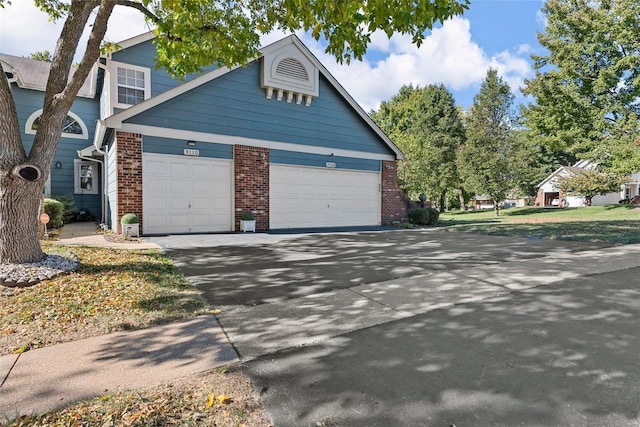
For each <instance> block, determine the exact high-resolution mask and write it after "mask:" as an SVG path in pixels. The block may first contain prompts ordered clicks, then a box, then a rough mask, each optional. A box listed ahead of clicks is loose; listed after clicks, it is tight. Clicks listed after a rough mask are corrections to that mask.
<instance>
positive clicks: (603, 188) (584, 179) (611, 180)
mask: <svg viewBox="0 0 640 427" xmlns="http://www.w3.org/2000/svg"><path fill="white" fill-rule="evenodd" d="M625 181H626V180H625V178H624V177H618V176H615V175H612V174H609V173H605V172H600V171H597V170H593V169H582V170H579V171H576V172H573V173H572V174H570V175H567V176H563V177H560V179H558V188H559V189H560V190H561V191H563V192H565V193H567V194H569V195H571V196H574V195H575V196H584V198H585V203H586V204H587V206H591V199H593V197H594V196H597V195H605V194H608V193H612V192H614V191H618V190H620V185H622V184H624V183H625Z"/></svg>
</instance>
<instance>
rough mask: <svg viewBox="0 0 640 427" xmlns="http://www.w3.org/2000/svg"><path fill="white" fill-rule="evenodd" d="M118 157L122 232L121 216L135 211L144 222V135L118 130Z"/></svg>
mask: <svg viewBox="0 0 640 427" xmlns="http://www.w3.org/2000/svg"><path fill="white" fill-rule="evenodd" d="M114 143H115V144H116V151H115V152H116V157H117V165H118V167H117V171H116V174H117V188H116V199H117V200H118V204H117V218H115V219H116V224H117V232H118V233H122V227H121V225H120V218H122V216H123V215H124V214H127V213H134V214H136V215H137V216H138V219H139V220H140V233H142V232H143V231H142V230H143V226H144V224H142V135H140V134H134V133H127V132H116V138H115V142H114Z"/></svg>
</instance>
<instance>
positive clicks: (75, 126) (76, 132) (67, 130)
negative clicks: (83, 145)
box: [24, 108, 89, 139]
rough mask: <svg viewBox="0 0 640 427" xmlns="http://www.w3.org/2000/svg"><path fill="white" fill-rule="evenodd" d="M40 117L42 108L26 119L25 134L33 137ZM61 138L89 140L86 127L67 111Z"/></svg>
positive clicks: (78, 118) (76, 116)
mask: <svg viewBox="0 0 640 427" xmlns="http://www.w3.org/2000/svg"><path fill="white" fill-rule="evenodd" d="M41 116H42V108H41V109H39V110H38V111H36V112H34V113H33V114H31V115H30V116H29V118H28V119H27V124H26V125H25V129H24V132H25V133H26V134H30V135H34V134H35V133H36V131H37V130H38V126H40V117H41ZM62 137H63V138H75V139H89V131H88V130H87V125H85V124H84V122H83V121H82V119H81V118H80V117H78V115H77V114H75V113H73V112H71V111H69V113H67V117H66V118H65V119H64V123H63V124H62Z"/></svg>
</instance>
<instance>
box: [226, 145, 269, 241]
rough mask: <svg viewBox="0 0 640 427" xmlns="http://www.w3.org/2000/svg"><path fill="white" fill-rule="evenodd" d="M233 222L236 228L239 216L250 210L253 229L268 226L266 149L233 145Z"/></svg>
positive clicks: (266, 227)
mask: <svg viewBox="0 0 640 427" xmlns="http://www.w3.org/2000/svg"><path fill="white" fill-rule="evenodd" d="M233 164H234V169H235V173H234V186H235V211H234V212H235V218H234V220H235V225H234V228H235V229H236V230H239V229H240V217H241V216H242V214H243V213H244V212H247V211H250V212H251V213H252V214H253V216H254V217H255V219H256V229H257V230H267V229H268V228H269V149H268V148H258V147H249V146H246V145H234V146H233Z"/></svg>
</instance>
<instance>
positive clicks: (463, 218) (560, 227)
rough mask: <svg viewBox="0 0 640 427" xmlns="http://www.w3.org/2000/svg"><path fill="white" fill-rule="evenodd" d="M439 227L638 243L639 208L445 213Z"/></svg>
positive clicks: (469, 231) (524, 209)
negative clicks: (497, 214) (497, 213)
mask: <svg viewBox="0 0 640 427" xmlns="http://www.w3.org/2000/svg"><path fill="white" fill-rule="evenodd" d="M438 226H440V227H448V228H450V229H451V231H461V232H467V233H479V234H494V235H503V236H523V237H531V238H541V239H559V240H579V241H598V242H613V243H620V244H628V243H640V208H636V207H635V206H629V205H608V206H590V207H582V208H566V209H549V208H534V207H529V208H510V209H504V210H501V211H500V216H499V217H496V216H495V214H494V212H493V211H492V210H483V211H470V212H447V213H443V214H442V215H440V222H439V223H438Z"/></svg>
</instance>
